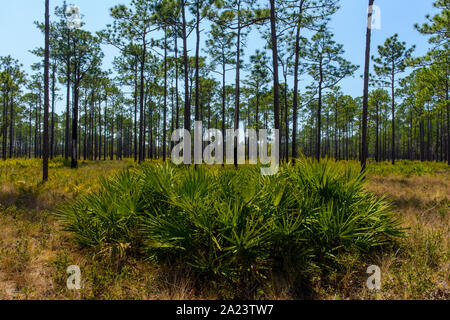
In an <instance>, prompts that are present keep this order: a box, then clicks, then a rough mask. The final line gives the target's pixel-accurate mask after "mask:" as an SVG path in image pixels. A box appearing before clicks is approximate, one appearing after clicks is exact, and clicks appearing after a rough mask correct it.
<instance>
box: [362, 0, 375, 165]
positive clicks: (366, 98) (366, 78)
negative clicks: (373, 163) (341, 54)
mask: <svg viewBox="0 0 450 320" xmlns="http://www.w3.org/2000/svg"><path fill="white" fill-rule="evenodd" d="M373 3H374V0H369V13H368V19H367V30H366V53H365V65H364V90H363V91H364V92H363V114H362V146H361V171H364V170H365V169H366V162H367V152H368V143H367V117H368V109H369V69H370V42H371V35H372V13H373Z"/></svg>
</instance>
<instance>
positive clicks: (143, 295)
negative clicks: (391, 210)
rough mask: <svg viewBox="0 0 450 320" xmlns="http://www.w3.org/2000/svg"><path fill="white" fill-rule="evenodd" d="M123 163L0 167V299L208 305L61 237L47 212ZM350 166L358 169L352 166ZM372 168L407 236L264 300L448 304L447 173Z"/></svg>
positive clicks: (183, 274)
mask: <svg viewBox="0 0 450 320" xmlns="http://www.w3.org/2000/svg"><path fill="white" fill-rule="evenodd" d="M133 165H134V164H133V162H132V161H129V160H126V161H106V162H103V161H98V162H94V161H91V162H82V163H81V165H80V168H79V169H78V170H76V171H74V170H71V169H69V168H67V167H64V165H63V164H62V162H54V163H53V165H52V164H51V167H50V179H49V181H48V183H46V184H42V183H41V182H40V177H41V169H40V162H39V160H7V161H6V162H2V163H0V299H216V298H219V297H218V296H217V293H216V292H217V291H215V290H214V289H213V287H212V286H208V285H207V284H205V285H204V286H203V287H201V288H199V287H198V286H197V285H195V284H194V282H195V276H194V275H192V274H189V271H188V270H186V269H183V270H180V269H179V268H178V267H177V266H168V265H165V266H157V265H154V264H152V263H150V262H145V261H141V260H136V259H133V258H131V257H130V258H129V259H128V260H127V261H126V263H125V265H123V266H122V267H121V268H120V270H119V271H117V268H116V267H115V263H114V262H113V261H109V260H107V259H102V258H100V257H98V256H95V254H93V253H92V252H91V251H89V250H87V249H82V248H80V247H79V246H78V245H77V244H76V242H75V241H73V239H72V236H71V235H70V234H68V233H65V232H63V231H62V230H61V227H60V225H59V222H58V221H57V220H56V219H55V217H54V216H53V213H54V211H55V209H56V208H57V207H58V206H59V205H61V204H63V203H65V202H66V201H68V200H70V199H74V198H77V197H79V196H80V195H82V194H85V193H87V192H89V191H92V190H95V189H96V186H97V180H98V178H99V177H100V176H105V175H109V174H111V173H113V172H115V171H118V170H121V169H122V168H126V167H130V166H133ZM349 165H357V163H356V162H354V163H350V162H349ZM397 166H398V168H400V169H398V168H393V167H392V166H390V165H389V164H387V163H383V164H371V165H370V167H369V174H368V177H367V178H368V182H367V185H366V187H367V189H368V190H369V191H371V192H373V193H375V194H376V195H379V196H384V197H386V198H387V199H388V200H389V201H391V202H392V203H393V204H394V206H395V211H396V213H397V214H398V215H399V217H401V221H402V224H403V226H404V227H405V228H407V236H406V237H405V238H404V239H401V240H400V241H399V243H398V244H396V245H395V246H394V247H393V248H392V249H390V250H377V251H376V252H372V253H371V254H370V255H365V256H363V255H356V254H352V255H343V256H339V257H338V261H339V265H338V268H336V269H333V270H330V271H329V272H327V273H326V276H323V275H318V276H317V277H316V278H314V279H313V281H312V285H311V287H310V288H309V289H308V290H306V291H307V293H306V292H305V294H304V295H300V296H292V295H291V294H290V293H289V292H290V291H289V290H288V289H287V288H289V287H290V286H292V285H295V284H292V283H290V282H289V279H279V278H276V277H273V278H269V279H267V284H266V288H265V289H264V292H263V294H262V298H264V299H302V298H308V299H310V298H313V299H449V298H450V284H449V280H450V263H449V256H450V255H449V254H450V251H449V235H450V232H449V226H450V223H449V211H450V201H449V197H450V170H449V168H448V166H447V165H446V164H435V163H417V167H418V168H419V169H417V168H415V169H414V170H403V169H402V168H401V167H402V166H405V167H409V168H411V166H412V165H411V164H408V163H406V162H402V163H399V164H398V165H397ZM372 264H375V265H378V266H380V268H381V276H382V282H381V284H382V288H381V290H379V291H375V292H369V291H368V290H367V289H366V286H365V283H366V279H367V277H368V275H367V274H366V269H367V266H369V265H372ZM69 265H79V266H80V267H81V271H82V279H83V288H82V289H81V290H80V291H70V290H68V289H67V287H66V279H67V277H68V275H67V274H66V268H67V267H68V266H69Z"/></svg>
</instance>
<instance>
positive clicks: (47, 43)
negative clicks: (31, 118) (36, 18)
mask: <svg viewBox="0 0 450 320" xmlns="http://www.w3.org/2000/svg"><path fill="white" fill-rule="evenodd" d="M44 51H45V52H44V157H43V174H42V179H43V180H44V181H47V180H48V154H49V145H48V143H49V141H48V109H49V104H50V98H49V63H50V62H49V60H50V9H49V0H45V50H44Z"/></svg>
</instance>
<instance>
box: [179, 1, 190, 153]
mask: <svg viewBox="0 0 450 320" xmlns="http://www.w3.org/2000/svg"><path fill="white" fill-rule="evenodd" d="M185 8H186V2H185V1H184V0H181V15H182V20H183V22H182V23H183V27H182V37H183V62H184V129H185V130H187V131H189V132H190V131H191V105H190V101H189V74H188V72H189V70H188V68H189V64H188V55H187V30H186V28H187V24H186V10H185ZM186 142H187V141H186ZM186 147H187V143H186V144H185V149H184V150H183V152H191V150H187V148H186Z"/></svg>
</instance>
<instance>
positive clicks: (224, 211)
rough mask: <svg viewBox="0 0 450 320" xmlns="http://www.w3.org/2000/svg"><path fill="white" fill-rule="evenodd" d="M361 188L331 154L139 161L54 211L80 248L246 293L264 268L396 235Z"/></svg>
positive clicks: (324, 257) (301, 262)
mask: <svg viewBox="0 0 450 320" xmlns="http://www.w3.org/2000/svg"><path fill="white" fill-rule="evenodd" d="M363 185H364V180H363V179H362V177H361V175H360V173H359V170H352V169H351V168H350V169H349V168H346V167H345V166H344V165H343V164H340V163H335V162H329V161H324V162H321V163H317V162H313V161H308V160H302V161H300V162H299V163H298V164H297V165H296V166H284V167H283V168H281V169H280V172H279V173H278V174H277V175H273V176H261V174H260V171H259V167H258V166H247V167H242V168H240V169H237V170H236V169H234V168H219V167H203V166H199V167H197V168H196V169H194V168H186V167H174V166H172V165H163V164H157V165H155V164H145V165H143V166H142V167H138V168H135V169H133V170H124V171H122V172H120V173H118V174H116V175H114V176H112V177H111V178H110V179H104V180H102V181H101V183H100V188H99V190H98V191H97V192H93V193H90V194H88V195H87V196H85V197H83V198H82V199H79V200H77V201H76V202H74V203H72V204H71V205H70V206H66V207H64V208H63V209H61V210H60V211H59V217H60V219H61V220H62V222H63V224H64V227H65V230H67V231H69V232H71V233H73V234H74V237H75V239H76V240H77V241H78V242H79V243H80V244H81V245H83V246H87V247H93V248H95V250H97V251H98V252H103V253H104V252H105V251H107V252H108V253H110V254H113V253H114V255H116V256H117V255H119V256H120V255H123V254H124V253H126V251H127V249H129V248H132V249H135V250H134V251H135V252H139V253H140V254H142V255H144V256H145V257H146V258H147V259H151V260H153V261H159V262H164V261H171V262H182V263H185V264H187V265H189V266H190V267H191V268H192V269H193V270H195V271H197V272H198V273H199V274H203V275H204V276H207V277H214V278H215V279H217V278H219V279H224V280H226V281H229V282H230V283H231V284H234V285H236V287H239V288H243V289H242V290H244V291H243V293H242V294H243V295H249V294H251V293H252V292H255V288H257V287H258V284H259V283H260V282H261V281H263V280H264V279H265V277H266V276H265V275H266V274H267V271H269V270H281V271H282V270H288V269H290V270H292V267H295V268H294V269H295V270H299V272H300V271H301V270H302V268H303V266H306V265H307V264H308V263H310V262H313V263H319V264H320V263H325V264H326V263H330V261H332V260H333V259H334V257H335V255H336V254H337V253H339V252H343V251H351V250H356V251H361V252H365V251H368V250H370V249H371V248H373V247H378V246H382V245H385V244H388V243H390V242H391V241H392V240H393V239H394V238H395V237H400V236H402V234H403V233H402V230H401V229H400V227H399V222H398V221H397V220H396V219H394V216H393V214H392V211H391V208H390V207H389V205H388V204H387V202H385V201H384V200H383V199H379V198H376V197H375V196H374V195H372V194H371V193H369V192H368V191H366V190H365V189H364V188H363ZM330 259H331V260H330Z"/></svg>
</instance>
